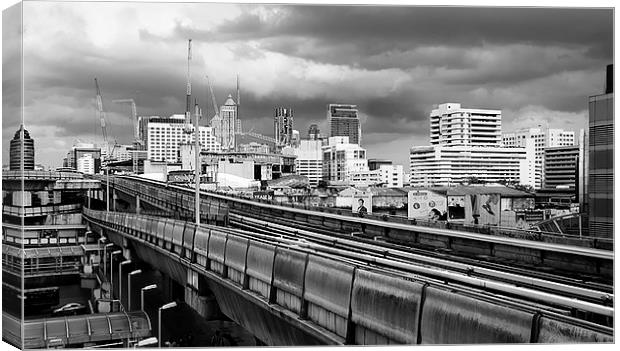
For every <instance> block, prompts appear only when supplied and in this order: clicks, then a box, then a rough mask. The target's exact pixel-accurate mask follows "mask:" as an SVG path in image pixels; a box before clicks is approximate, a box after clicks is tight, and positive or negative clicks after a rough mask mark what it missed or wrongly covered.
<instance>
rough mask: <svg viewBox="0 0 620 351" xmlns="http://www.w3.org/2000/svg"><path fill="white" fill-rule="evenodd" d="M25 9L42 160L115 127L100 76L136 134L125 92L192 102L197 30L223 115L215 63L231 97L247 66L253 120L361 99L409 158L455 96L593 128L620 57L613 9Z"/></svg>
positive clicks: (6, 34) (11, 76)
mask: <svg viewBox="0 0 620 351" xmlns="http://www.w3.org/2000/svg"><path fill="white" fill-rule="evenodd" d="M23 9H24V14H23V18H24V27H23V47H24V72H25V75H24V92H25V100H24V105H25V110H24V112H25V115H24V116H25V120H26V128H27V129H28V130H29V131H30V134H31V136H32V137H33V138H34V139H35V143H36V144H35V145H36V162H38V163H43V164H44V165H51V166H60V165H61V163H62V158H63V156H64V155H65V154H66V152H67V151H68V150H69V148H70V147H71V145H73V143H74V142H76V141H77V140H81V141H86V142H92V141H96V142H99V141H100V140H101V130H100V127H99V122H98V120H97V119H96V115H95V105H94V97H95V86H94V81H93V78H94V77H97V78H98V80H99V83H100V87H101V91H102V95H103V99H104V108H105V110H106V111H107V116H108V119H109V120H108V135H109V136H110V139H116V141H117V142H118V143H129V142H131V139H132V129H131V119H130V115H129V114H130V111H129V107H128V106H126V105H117V104H114V103H112V102H111V100H112V99H119V98H134V99H135V100H136V102H137V105H138V114H140V115H161V116H169V115H171V114H173V113H183V111H184V109H185V74H186V62H187V61H186V59H187V39H188V38H192V39H193V41H192V44H193V60H192V66H191V70H192V76H193V93H194V96H197V97H198V101H199V104H200V105H201V106H202V108H203V111H205V110H206V111H208V113H207V114H208V115H209V117H211V116H212V115H213V109H212V106H211V103H210V97H209V96H208V95H207V88H206V80H205V78H204V77H205V75H207V74H208V75H209V76H210V77H211V78H212V80H213V82H214V89H215V95H216V98H217V100H218V104H222V103H223V102H224V100H225V99H226V96H227V95H228V94H229V93H232V94H233V95H234V89H235V76H236V74H237V73H238V74H239V75H240V77H241V78H240V79H241V102H242V108H241V119H242V120H243V126H244V129H245V130H248V129H250V128H253V129H254V131H257V132H260V133H264V134H266V135H273V118H272V115H273V108H274V107H275V106H285V107H290V108H293V109H294V111H295V126H294V128H295V129H297V130H299V131H300V133H301V135H302V136H306V135H307V130H308V127H309V125H310V124H311V123H318V124H319V127H320V129H321V131H322V132H323V133H326V132H327V124H326V105H327V104H328V103H351V104H357V105H358V107H359V110H360V116H361V119H362V132H363V146H364V147H365V148H367V150H368V156H369V157H371V158H375V157H379V158H389V159H393V160H394V161H395V162H396V163H401V164H404V165H405V168H406V169H408V155H409V148H410V147H411V146H414V145H425V144H427V143H428V139H429V137H428V134H429V118H428V115H429V113H430V110H431V109H432V108H433V105H435V104H439V103H443V102H460V103H461V104H462V105H463V106H464V107H472V108H473V107H475V108H492V109H501V110H502V111H503V121H502V124H503V125H502V127H503V130H504V131H510V130H514V129H516V128H518V127H526V126H536V125H538V124H539V123H540V122H544V121H546V122H548V123H549V126H551V127H558V128H566V129H571V130H575V131H578V130H579V129H580V128H584V127H585V126H586V124H587V99H588V96H590V95H595V94H599V93H601V92H602V91H603V89H604V69H605V66H606V65H607V64H610V63H612V59H613V12H612V11H611V10H608V9H607V10H606V9H585V8H581V9H567V8H566V9H565V8H473V7H465V8H463V7H452V8H451V7H443V8H439V7H434V8H433V7H378V6H301V5H267V6H257V5H235V4H205V3H191V4H183V3H140V2H138V3H124V2H116V3H104V2H82V3H81V2H33V1H30V2H25V3H24V7H23ZM17 18H19V16H14V15H13V16H9V17H7V15H6V14H5V16H4V17H3V47H4V48H5V49H6V48H7V47H11V45H12V44H11V43H13V44H14V45H18V43H19V42H18V41H17V34H18V33H19V31H20V29H19V23H18V22H17V21H16V19H17ZM11 37H13V38H11ZM18 65H19V55H18V54H9V53H8V52H7V51H6V50H3V79H2V80H3V82H2V83H3V92H4V95H3V97H4V99H3V135H2V136H3V159H4V163H7V162H8V158H7V157H8V156H7V155H8V140H9V139H10V138H11V137H12V136H13V134H14V132H15V129H16V128H17V126H18V125H19V114H18V113H17V112H18V106H19V100H18V98H19V94H17V93H16V91H17V89H15V88H13V87H18V83H19V74H18V72H19V70H16V69H14V68H15V67H18ZM8 67H10V68H8ZM203 122H206V121H205V120H204V119H203Z"/></svg>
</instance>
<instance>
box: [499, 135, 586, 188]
mask: <svg viewBox="0 0 620 351" xmlns="http://www.w3.org/2000/svg"><path fill="white" fill-rule="evenodd" d="M531 142H533V143H534V153H535V157H534V178H535V184H534V188H535V189H540V188H542V187H543V184H544V175H545V173H544V169H545V165H544V162H545V148H548V147H558V146H572V145H575V132H573V131H565V130H563V129H557V128H555V129H550V128H548V127H536V128H524V129H520V130H517V131H515V132H510V133H503V134H502V144H503V145H504V146H506V147H526V146H527V144H528V143H531Z"/></svg>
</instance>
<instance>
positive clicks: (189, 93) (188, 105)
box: [183, 39, 192, 134]
mask: <svg viewBox="0 0 620 351" xmlns="http://www.w3.org/2000/svg"><path fill="white" fill-rule="evenodd" d="M191 61H192V40H191V39H189V40H188V42H187V95H186V100H185V126H184V128H183V131H184V132H185V133H186V134H190V133H191V132H192V128H191V123H192V112H191V99H192V80H191V76H190V71H189V67H190V62H191Z"/></svg>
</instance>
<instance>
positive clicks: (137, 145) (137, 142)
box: [112, 99, 143, 174]
mask: <svg viewBox="0 0 620 351" xmlns="http://www.w3.org/2000/svg"><path fill="white" fill-rule="evenodd" d="M112 101H113V102H116V103H117V104H131V119H132V121H133V138H134V142H133V146H134V150H133V152H132V153H131V159H132V163H133V172H134V173H135V174H137V173H138V155H137V151H138V150H142V145H143V142H142V139H140V126H139V125H138V113H137V111H136V102H135V100H134V99H117V100H112Z"/></svg>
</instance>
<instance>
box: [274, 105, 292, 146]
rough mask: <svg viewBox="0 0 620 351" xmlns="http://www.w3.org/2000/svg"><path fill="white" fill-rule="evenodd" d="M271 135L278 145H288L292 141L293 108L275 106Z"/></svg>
mask: <svg viewBox="0 0 620 351" xmlns="http://www.w3.org/2000/svg"><path fill="white" fill-rule="evenodd" d="M273 135H274V138H275V139H276V142H277V143H278V145H279V146H290V145H291V143H292V141H293V110H292V109H290V108H286V107H276V108H275V113H274V115H273Z"/></svg>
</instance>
